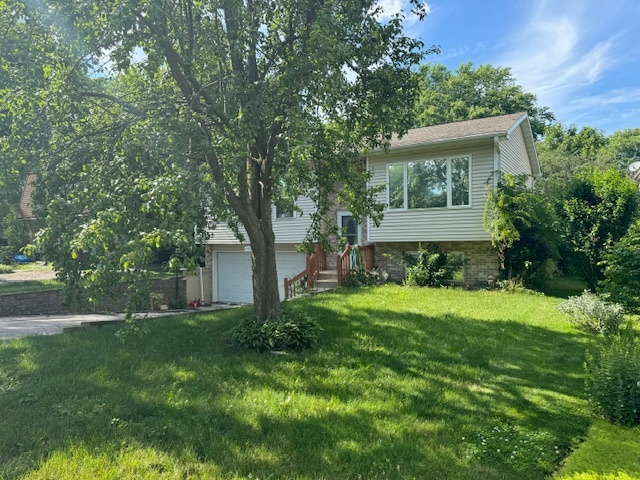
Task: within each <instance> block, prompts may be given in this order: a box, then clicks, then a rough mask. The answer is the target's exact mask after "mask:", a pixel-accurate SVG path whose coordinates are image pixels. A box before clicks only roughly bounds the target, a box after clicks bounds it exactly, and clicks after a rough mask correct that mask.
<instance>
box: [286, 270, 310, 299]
mask: <svg viewBox="0 0 640 480" xmlns="http://www.w3.org/2000/svg"><path fill="white" fill-rule="evenodd" d="M306 275H307V271H306V270H304V271H302V272H300V273H299V274H297V275H296V276H295V277H293V278H287V277H285V278H284V299H285V300H287V299H288V298H291V297H293V295H294V293H295V291H294V290H295V289H294V285H295V284H296V282H299V281H301V280H303V279H304V278H305V276H306ZM305 283H306V282H305Z"/></svg>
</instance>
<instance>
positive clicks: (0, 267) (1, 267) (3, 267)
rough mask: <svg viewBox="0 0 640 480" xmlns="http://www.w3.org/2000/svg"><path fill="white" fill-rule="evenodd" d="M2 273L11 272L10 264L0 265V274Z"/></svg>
mask: <svg viewBox="0 0 640 480" xmlns="http://www.w3.org/2000/svg"><path fill="white" fill-rule="evenodd" d="M2 273H13V268H12V267H11V265H0V274H2Z"/></svg>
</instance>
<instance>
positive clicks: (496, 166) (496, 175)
mask: <svg viewBox="0 0 640 480" xmlns="http://www.w3.org/2000/svg"><path fill="white" fill-rule="evenodd" d="M501 171H502V162H501V161H500V137H498V136H497V135H496V136H495V137H493V186H494V188H495V187H497V186H498V182H499V181H500V172H501Z"/></svg>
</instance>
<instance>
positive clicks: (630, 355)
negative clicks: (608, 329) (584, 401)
mask: <svg viewBox="0 0 640 480" xmlns="http://www.w3.org/2000/svg"><path fill="white" fill-rule="evenodd" d="M585 369H586V371H587V374H588V379H587V384H586V385H587V393H588V394H589V399H590V401H591V403H592V404H593V405H595V407H596V408H597V409H598V411H599V413H601V414H602V415H603V416H604V417H605V418H606V419H607V420H609V421H610V422H612V423H617V424H620V425H626V426H633V425H638V424H640V338H638V334H637V332H636V331H635V330H633V329H631V328H629V329H627V330H624V331H622V332H621V334H620V335H615V336H612V337H610V338H608V339H607V340H606V341H605V343H604V344H602V345H600V346H598V347H594V349H593V350H592V351H590V352H588V354H587V360H586V362H585Z"/></svg>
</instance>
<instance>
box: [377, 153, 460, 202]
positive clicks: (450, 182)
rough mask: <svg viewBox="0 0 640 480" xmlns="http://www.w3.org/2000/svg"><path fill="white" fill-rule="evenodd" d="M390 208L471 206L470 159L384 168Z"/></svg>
mask: <svg viewBox="0 0 640 480" xmlns="http://www.w3.org/2000/svg"><path fill="white" fill-rule="evenodd" d="M387 175H388V182H387V185H388V186H387V194H388V198H387V201H388V205H389V209H392V210H406V209H415V208H437V207H440V208H443V207H463V206H469V205H470V204H471V188H470V185H471V183H470V177H471V156H470V155H464V156H459V157H448V158H435V159H429V160H412V161H410V162H402V163H393V164H390V165H388V166H387Z"/></svg>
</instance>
